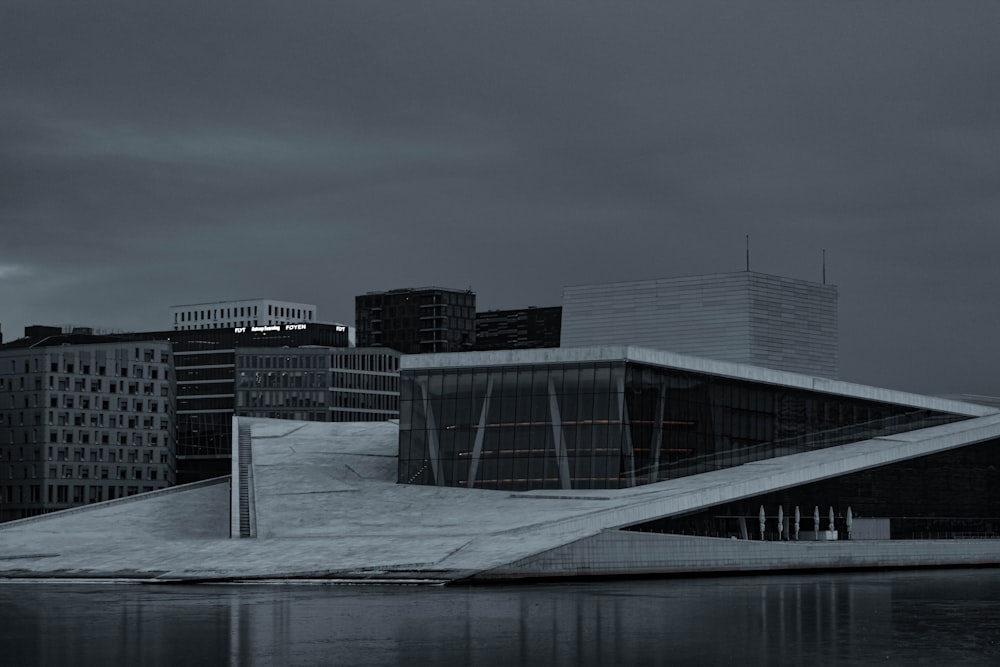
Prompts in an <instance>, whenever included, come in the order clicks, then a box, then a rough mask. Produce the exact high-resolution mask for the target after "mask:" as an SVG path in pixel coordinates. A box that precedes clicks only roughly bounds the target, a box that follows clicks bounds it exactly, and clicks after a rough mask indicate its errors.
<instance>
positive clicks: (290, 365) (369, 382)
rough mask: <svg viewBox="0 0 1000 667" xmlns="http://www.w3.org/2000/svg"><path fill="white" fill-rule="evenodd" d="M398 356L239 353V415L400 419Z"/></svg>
mask: <svg viewBox="0 0 1000 667" xmlns="http://www.w3.org/2000/svg"><path fill="white" fill-rule="evenodd" d="M399 356H400V355H399V353H398V352H396V351H395V350H391V349H389V348H382V347H376V348H359V347H353V348H337V349H331V348H317V347H301V348H283V349H280V350H276V349H274V348H263V347H256V348H255V347H246V348H240V349H239V350H238V351H237V354H236V375H237V382H236V414H237V415H238V416H241V417H267V418H272V419H296V420H301V421H323V422H356V421H385V420H387V419H397V418H398V417H399Z"/></svg>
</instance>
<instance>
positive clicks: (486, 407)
mask: <svg viewBox="0 0 1000 667" xmlns="http://www.w3.org/2000/svg"><path fill="white" fill-rule="evenodd" d="M492 395H493V378H492V377H491V378H490V379H489V380H488V381H487V383H486V396H484V397H483V409H482V411H481V412H480V413H479V426H477V427H476V440H475V442H474V443H473V445H472V461H470V462H469V479H468V483H469V488H470V489H471V488H474V487H475V485H476V473H477V472H478V471H479V457H480V456H481V455H482V453H483V440H484V439H485V437H486V415H488V414H489V412H490V398H491V397H492Z"/></svg>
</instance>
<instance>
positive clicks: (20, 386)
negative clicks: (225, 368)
mask: <svg viewBox="0 0 1000 667" xmlns="http://www.w3.org/2000/svg"><path fill="white" fill-rule="evenodd" d="M102 338H104V337H95V336H85V335H76V336H74V335H66V336H51V337H48V338H47V339H45V340H44V341H36V342H35V343H34V345H33V346H32V345H28V344H27V343H30V342H31V341H30V339H28V340H27V341H25V339H22V340H21V341H18V342H16V343H10V344H8V345H7V346H5V347H4V348H3V349H2V350H0V521H9V520H12V519H19V518H23V517H28V516H36V515H39V514H45V513H48V512H52V511H55V510H60V509H66V508H69V507H76V506H79V505H85V504H89V503H94V502H100V501H102V500H113V499H115V498H122V497H126V496H132V495H135V494H137V493H143V492H147V491H153V490H156V489H161V488H164V487H167V486H172V485H173V484H174V483H175V481H176V480H175V472H174V471H175V469H176V461H175V452H176V442H175V439H176V431H175V413H176V389H175V387H176V385H175V379H174V372H173V359H172V351H171V346H170V343H168V342H164V341H144V342H142V343H137V342H123V341H121V340H114V341H108V340H106V338H104V339H103V341H102ZM97 341H102V342H97Z"/></svg>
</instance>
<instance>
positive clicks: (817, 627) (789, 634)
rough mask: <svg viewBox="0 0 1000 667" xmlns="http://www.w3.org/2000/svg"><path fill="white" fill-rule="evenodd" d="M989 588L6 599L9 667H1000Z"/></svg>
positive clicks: (995, 595)
mask: <svg viewBox="0 0 1000 667" xmlns="http://www.w3.org/2000/svg"><path fill="white" fill-rule="evenodd" d="M998 641H1000V572H998V571H996V570H962V571H947V572H919V573H894V574H850V575H815V576H809V575H801V576H776V577H757V578H723V579H694V580H692V579H687V580H679V579H674V580H642V581H640V580H633V581H625V582H601V583H585V584H584V583H575V584H546V585H530V586H529V585H524V586H498V587H489V588H427V587H362V586H357V587H355V586H347V587H343V586H271V587H265V586H186V587H179V586H132V585H121V586H115V585H109V586H97V585H59V584H16V583H12V584H3V585H0V656H2V662H3V664H4V665H11V666H14V665H25V666H27V665H95V664H101V665H111V666H117V665H122V666H123V665H145V666H156V665H164V666H166V665H170V666H176V665H230V666H232V667H236V666H240V667H242V666H258V665H323V664H351V665H386V664H388V665H415V664H443V665H470V664H495V665H519V664H520V665H611V664H619V665H630V664H666V663H670V664H728V663H733V664H760V665H764V664H768V665H772V664H785V665H793V664H794V665H800V664H808V663H812V664H830V663H833V662H836V663H838V664H849V665H850V664H854V665H863V664H871V663H874V662H886V661H893V662H896V663H898V664H942V663H943V664H956V663H959V662H961V663H963V664H981V665H987V664H998V663H1000V644H998Z"/></svg>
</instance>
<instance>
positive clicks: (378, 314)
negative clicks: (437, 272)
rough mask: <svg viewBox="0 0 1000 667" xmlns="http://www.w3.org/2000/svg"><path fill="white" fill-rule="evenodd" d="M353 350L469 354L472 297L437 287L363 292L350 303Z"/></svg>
mask: <svg viewBox="0 0 1000 667" xmlns="http://www.w3.org/2000/svg"><path fill="white" fill-rule="evenodd" d="M354 304H355V317H356V326H357V344H358V347H389V348H392V349H394V350H396V351H398V352H402V353H403V354H423V353H427V352H459V351H463V350H471V349H473V348H474V346H475V341H476V324H475V321H476V294H475V292H473V291H471V290H452V289H446V288H441V287H424V288H406V289H396V290H390V291H388V292H368V293H367V294H362V295H360V296H357V297H355V299H354Z"/></svg>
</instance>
